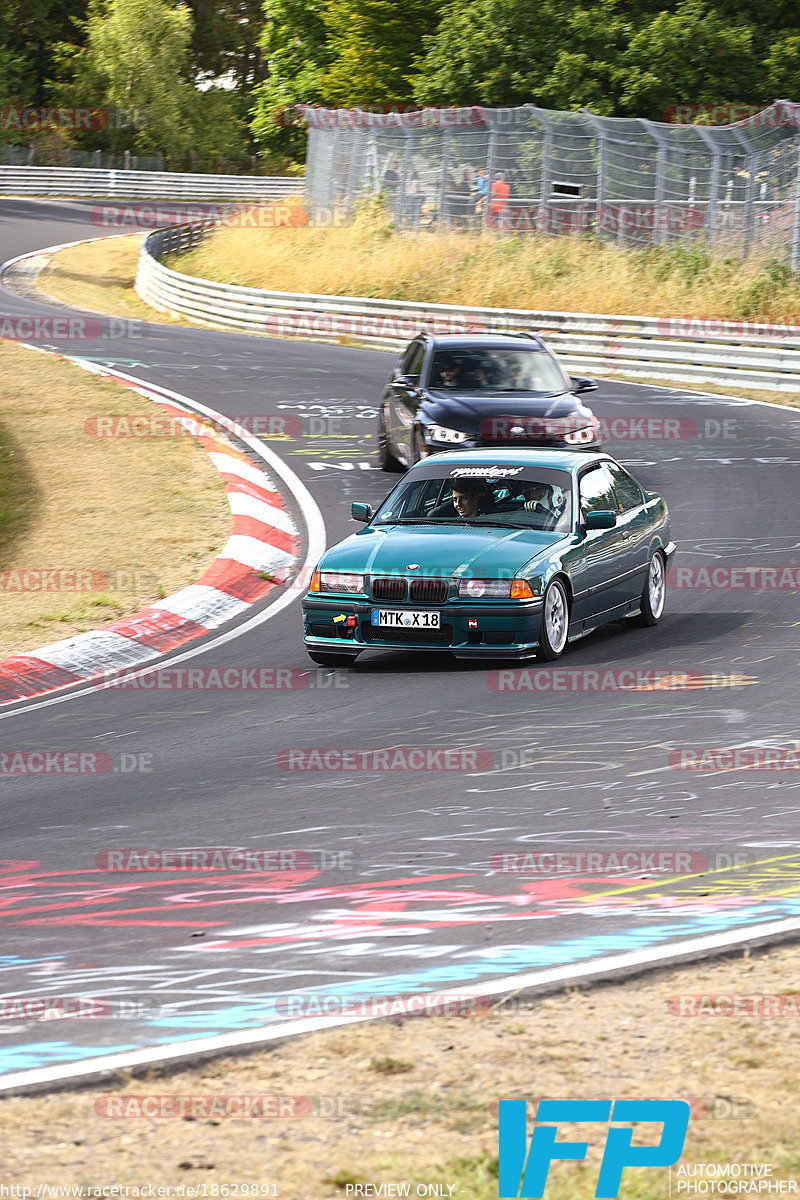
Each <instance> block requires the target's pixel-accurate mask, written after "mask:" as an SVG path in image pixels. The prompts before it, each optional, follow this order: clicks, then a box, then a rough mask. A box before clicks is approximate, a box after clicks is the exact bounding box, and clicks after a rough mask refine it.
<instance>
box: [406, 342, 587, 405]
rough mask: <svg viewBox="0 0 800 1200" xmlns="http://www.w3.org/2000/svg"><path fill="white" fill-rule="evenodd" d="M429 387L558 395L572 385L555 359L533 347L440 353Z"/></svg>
mask: <svg viewBox="0 0 800 1200" xmlns="http://www.w3.org/2000/svg"><path fill="white" fill-rule="evenodd" d="M428 386H429V387H432V388H441V389H443V390H447V391H466V392H475V391H479V392H487V393H489V394H491V393H493V392H535V393H536V394H537V395H540V396H556V395H559V394H561V393H562V392H564V391H566V390H568V387H569V384H568V381H567V380H566V379H565V377H564V375H563V374H562V372H561V368H560V367H559V365H558V363H557V362H556V361H555V359H554V358H553V357H552V356H551V355H550V354H548V353H547V351H546V350H539V349H535V348H533V347H532V346H522V347H520V348H519V349H516V348H511V349H507V348H503V349H502V350H480V349H474V350H471V349H468V348H467V347H464V348H460V349H459V350H457V351H452V350H439V351H437V352H436V354H435V355H434V356H433V362H432V363H431V369H430V375H429V380H428Z"/></svg>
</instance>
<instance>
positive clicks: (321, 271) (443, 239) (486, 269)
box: [180, 205, 800, 321]
mask: <svg viewBox="0 0 800 1200" xmlns="http://www.w3.org/2000/svg"><path fill="white" fill-rule="evenodd" d="M180 270H181V271H184V272H186V273H187V274H189V275H202V276H204V277H207V278H210V279H219V280H222V281H223V282H225V283H239V284H248V285H250V286H253V287H263V288H269V289H276V290H280V291H293V292H323V293H326V294H344V295H351V296H352V295H359V296H381V297H385V298H387V299H397V300H420V301H440V302H442V303H447V304H466V305H488V306H490V307H500V308H503V307H514V308H532V309H547V310H556V311H563V312H602V313H621V314H632V315H639V316H664V317H668V316H695V315H696V316H715V317H729V318H748V319H764V320H780V321H789V320H790V319H793V320H794V321H800V318H798V314H800V288H798V286H797V281H796V280H795V279H794V277H793V276H792V274H791V272H790V271H789V270H788V268H786V267H784V266H782V265H781V264H777V263H766V262H764V261H762V260H756V259H754V260H752V261H751V262H749V263H746V264H743V263H742V262H741V261H740V260H739V259H733V258H731V259H723V258H715V259H709V258H707V257H706V255H705V253H704V252H703V251H702V250H701V249H699V248H692V247H682V246H675V247H658V246H648V247H646V248H645V249H642V250H625V249H618V248H617V247H615V246H613V245H610V244H608V243H606V242H603V241H600V240H597V239H594V238H589V237H582V238H577V237H531V236H529V235H526V234H521V235H517V236H513V237H503V238H497V237H496V236H492V235H485V236H471V235H467V234H465V233H455V232H453V233H448V232H442V233H435V234H433V233H422V234H414V233H402V232H400V233H398V232H396V231H395V230H394V229H393V228H392V226H391V224H390V222H389V221H388V220H387V219H386V218H385V216H382V215H381V213H380V210H379V209H376V207H375V206H374V205H373V206H370V207H367V208H365V209H364V210H362V213H361V214H360V216H359V217H358V218H357V219H356V221H355V222H354V223H353V224H350V225H346V226H339V227H329V228H323V229H313V228H296V227H295V228H291V227H281V228H268V227H264V228H259V229H252V228H247V227H233V226H232V227H229V228H222V229H220V230H218V231H217V232H216V233H215V234H214V236H213V237H211V238H210V239H207V240H206V242H205V243H204V244H203V245H201V246H199V247H198V248H197V249H195V250H193V251H191V252H190V253H189V254H187V255H183V256H182V257H181V259H180Z"/></svg>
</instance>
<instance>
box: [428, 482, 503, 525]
mask: <svg viewBox="0 0 800 1200" xmlns="http://www.w3.org/2000/svg"><path fill="white" fill-rule="evenodd" d="M487 512H494V505H493V504H492V495H491V493H490V492H488V491H487V490H486V487H485V485H484V484H483V483H480V482H479V481H478V480H476V479H457V480H456V481H455V483H454V484H453V487H452V491H451V493H450V499H449V500H445V502H444V503H443V504H439V505H437V506H436V508H434V509H432V511H431V512H430V513H429V514H428V515H429V516H431V517H478V516H483V515H484V514H485V513H487Z"/></svg>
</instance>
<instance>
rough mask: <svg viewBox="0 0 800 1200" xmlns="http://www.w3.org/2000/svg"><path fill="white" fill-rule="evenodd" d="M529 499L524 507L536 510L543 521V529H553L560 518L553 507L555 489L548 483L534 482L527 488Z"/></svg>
mask: <svg viewBox="0 0 800 1200" xmlns="http://www.w3.org/2000/svg"><path fill="white" fill-rule="evenodd" d="M526 494H527V499H526V501H525V503H524V504H523V506H522V507H523V508H524V509H526V511H527V512H534V513H536V514H537V515H538V517H539V518H540V520H541V521H542V528H543V529H552V528H553V527H554V526H555V523H556V521H557V520H558V513H557V512H556V511H555V509H554V508H553V504H552V500H553V489H552V488H551V487H550V486H549V485H548V484H546V483H534V484H532V485H531V486H530V487H529V488H528V489H527V493H526Z"/></svg>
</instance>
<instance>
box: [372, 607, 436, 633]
mask: <svg viewBox="0 0 800 1200" xmlns="http://www.w3.org/2000/svg"><path fill="white" fill-rule="evenodd" d="M372 624H373V625H381V626H388V627H389V628H390V629H439V628H440V622H439V613H438V612H409V611H408V609H404V608H373V610H372Z"/></svg>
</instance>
